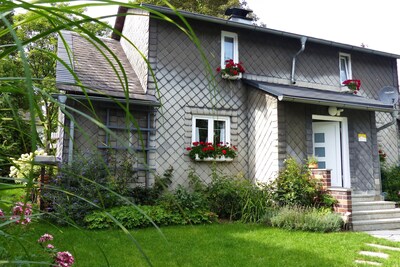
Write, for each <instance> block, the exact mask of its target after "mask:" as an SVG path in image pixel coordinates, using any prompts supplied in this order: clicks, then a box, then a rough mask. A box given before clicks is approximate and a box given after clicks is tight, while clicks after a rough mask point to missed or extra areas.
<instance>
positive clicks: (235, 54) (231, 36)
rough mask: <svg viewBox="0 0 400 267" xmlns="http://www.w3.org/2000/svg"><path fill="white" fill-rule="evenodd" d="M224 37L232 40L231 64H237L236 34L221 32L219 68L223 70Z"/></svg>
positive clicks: (237, 43) (237, 41) (237, 45)
mask: <svg viewBox="0 0 400 267" xmlns="http://www.w3.org/2000/svg"><path fill="white" fill-rule="evenodd" d="M225 37H230V38H233V58H232V59H233V62H235V63H238V62H239V40H238V35H237V33H234V32H227V31H221V67H222V68H225V58H224V55H225Z"/></svg>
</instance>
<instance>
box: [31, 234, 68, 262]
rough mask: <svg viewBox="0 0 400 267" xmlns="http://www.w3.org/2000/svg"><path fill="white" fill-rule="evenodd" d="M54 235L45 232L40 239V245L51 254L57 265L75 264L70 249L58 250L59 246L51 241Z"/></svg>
mask: <svg viewBox="0 0 400 267" xmlns="http://www.w3.org/2000/svg"><path fill="white" fill-rule="evenodd" d="M53 239H54V237H53V236H52V235H50V234H47V233H46V234H44V235H42V236H41V237H40V238H39V239H38V241H37V242H38V243H39V245H40V246H41V247H42V249H43V250H44V251H45V252H46V253H48V254H49V256H50V257H51V259H52V260H53V264H55V265H56V266H62V267H70V266H72V265H73V264H74V261H75V259H74V257H73V256H72V254H71V253H70V252H69V251H58V250H57V248H56V247H55V246H54V245H53V244H51V243H50V241H53Z"/></svg>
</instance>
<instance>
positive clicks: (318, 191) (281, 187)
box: [269, 158, 335, 207]
mask: <svg viewBox="0 0 400 267" xmlns="http://www.w3.org/2000/svg"><path fill="white" fill-rule="evenodd" d="M285 164H286V166H285V169H284V170H283V171H281V172H280V173H279V175H278V177H277V178H276V179H275V180H274V181H273V182H272V183H271V184H270V185H269V190H271V197H272V200H273V201H275V203H277V204H278V205H279V206H286V205H288V206H305V207H310V206H328V207H329V206H331V205H332V204H333V203H335V201H334V200H333V198H332V197H331V196H329V195H328V194H327V192H326V191H324V190H323V189H322V186H321V185H320V184H319V183H318V181H317V180H315V179H313V178H312V177H311V174H310V172H309V170H308V169H307V167H306V166H303V165H301V164H298V163H297V162H296V160H295V159H293V158H289V159H287V160H286V162H285Z"/></svg>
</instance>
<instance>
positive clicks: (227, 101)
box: [125, 18, 399, 188]
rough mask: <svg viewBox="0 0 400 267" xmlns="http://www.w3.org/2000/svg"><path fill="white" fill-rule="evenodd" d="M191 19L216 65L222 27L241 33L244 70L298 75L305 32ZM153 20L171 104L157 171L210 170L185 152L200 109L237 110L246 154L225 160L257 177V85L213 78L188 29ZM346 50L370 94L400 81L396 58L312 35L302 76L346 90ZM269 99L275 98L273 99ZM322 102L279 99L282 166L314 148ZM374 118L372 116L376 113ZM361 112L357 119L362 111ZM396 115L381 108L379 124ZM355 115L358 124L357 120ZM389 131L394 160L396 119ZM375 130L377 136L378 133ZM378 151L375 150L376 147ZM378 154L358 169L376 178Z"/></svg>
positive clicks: (237, 138) (278, 79) (238, 136)
mask: <svg viewBox="0 0 400 267" xmlns="http://www.w3.org/2000/svg"><path fill="white" fill-rule="evenodd" d="M189 23H190V24H191V26H192V27H193V29H194V30H195V32H196V33H197V35H198V37H199V39H200V41H201V44H202V47H203V48H204V52H205V55H206V57H207V59H208V60H209V63H210V65H211V67H212V68H214V67H217V66H219V65H220V45H221V44H220V33H221V30H225V31H232V32H236V33H237V34H238V37H239V60H240V61H242V62H243V63H244V67H245V68H246V73H245V74H244V78H246V77H248V78H251V79H256V80H265V81H270V82H275V83H281V84H289V83H290V73H291V62H292V57H293V55H294V54H295V53H296V52H297V51H298V50H299V48H300V41H299V40H298V39H294V38H287V37H284V36H276V35H271V34H265V33H259V32H254V31H247V30H244V29H237V28H231V27H228V26H223V25H215V24H212V23H207V22H201V23H198V22H195V21H191V20H189ZM149 25H150V29H149V31H148V32H149V47H148V51H149V62H150V65H151V67H152V68H153V70H154V72H155V73H156V78H157V81H158V86H159V90H160V95H161V98H160V101H161V102H162V104H163V106H162V108H161V109H160V110H159V113H158V115H157V124H158V129H157V135H156V136H155V138H156V143H157V153H156V154H155V158H156V161H157V166H156V167H157V172H158V173H162V172H163V171H165V170H166V169H167V168H169V166H173V168H174V170H175V171H174V175H175V180H176V184H182V183H185V182H186V176H187V172H186V171H187V170H188V168H189V167H196V169H197V170H198V172H200V174H201V176H202V177H203V178H204V179H206V178H207V177H209V173H210V168H209V165H208V164H205V163H193V162H191V161H190V160H189V158H188V157H187V156H186V155H185V153H186V151H185V147H186V146H188V145H190V140H191V132H190V131H191V116H192V114H212V113H213V112H214V113H219V114H233V115H229V116H230V117H231V122H232V128H233V129H232V135H233V137H232V141H233V142H236V145H238V147H239V155H238V157H237V159H235V162H234V163H233V164H221V165H220V166H221V168H223V169H224V170H226V171H228V172H231V173H235V172H237V171H243V172H244V173H245V174H246V175H248V176H249V177H251V176H253V175H255V173H256V171H255V169H254V168H253V166H254V163H253V162H252V161H253V160H254V159H252V157H254V154H252V153H251V147H250V146H249V145H250V144H251V143H253V142H254V140H253V137H254V133H251V131H250V130H251V129H252V127H254V123H251V121H254V117H252V116H254V113H251V112H250V113H248V114H247V112H248V111H251V110H253V111H254V110H256V109H257V107H258V104H259V103H258V102H257V101H256V96H255V95H256V93H255V92H254V89H252V88H244V87H243V85H242V84H241V82H240V81H237V82H229V81H225V80H221V79H220V77H219V76H216V80H215V81H216V84H215V85H214V84H212V83H210V82H209V76H208V73H207V72H206V71H205V67H204V65H203V62H202V60H201V58H200V55H199V53H198V51H197V48H196V47H195V46H194V45H193V43H192V42H191V41H190V40H189V39H188V38H187V36H186V35H185V34H183V33H182V32H180V31H179V30H178V29H177V28H176V27H174V26H173V25H169V24H166V23H164V22H161V21H157V20H153V19H151V18H150V24H149ZM127 27H128V28H130V29H134V28H135V25H128V24H127V23H126V24H125V28H127ZM146 34H147V31H146ZM339 52H344V53H349V54H351V59H352V70H353V77H354V78H357V79H361V80H362V91H363V94H365V95H366V96H369V97H373V98H377V93H376V92H377V91H378V90H379V89H380V88H382V87H383V86H386V85H391V86H395V87H397V86H398V82H397V74H396V65H395V64H396V61H395V60H394V59H390V58H385V57H382V56H375V55H372V54H366V53H361V52H354V51H346V50H342V49H339V48H337V47H333V46H328V45H321V44H316V43H310V42H307V44H306V50H305V51H304V52H303V53H302V54H301V55H300V56H299V57H298V58H297V65H296V80H297V84H298V85H300V86H309V87H312V88H318V89H331V90H339V89H340V84H339V58H338V56H339ZM148 76H149V78H148V79H149V81H148V87H149V89H151V90H150V92H153V91H152V90H155V84H154V82H153V80H152V78H151V77H150V75H148ZM253 94H255V95H253ZM257 100H258V99H257ZM267 103H270V102H268V101H267ZM267 106H268V105H267ZM264 107H265V106H264ZM315 108H316V109H317V110H319V113H317V114H322V115H327V114H326V113H327V112H326V107H321V106H315V107H304V105H301V104H297V105H296V104H293V103H289V104H287V105H286V104H281V103H279V104H278V108H277V109H278V121H279V130H278V135H279V145H278V159H279V166H280V167H282V166H283V159H284V158H286V157H287V155H291V156H293V157H295V158H296V159H297V160H299V161H300V160H303V159H304V158H306V156H307V154H310V152H312V147H310V146H312V142H311V139H310V138H311V123H312V120H311V114H312V112H311V109H315ZM346 112H350V111H348V110H346V111H345V113H344V114H347V116H350V115H351V112H350V113H346ZM365 114H367V113H365ZM365 114H364V115H365ZM371 114H373V113H371ZM367 115H368V114H367ZM344 116H346V115H344ZM368 116H369V115H368ZM269 118H270V117H269ZM368 118H369V120H370V123H372V122H373V121H374V120H372V119H371V118H370V117H368ZM353 120H354V121H356V119H355V118H353ZM388 120H389V116H387V114H379V113H378V114H377V117H376V121H377V123H378V124H384V123H386V122H387V121H388ZM249 122H250V123H249ZM349 123H350V122H349ZM354 123H355V125H356V124H357V122H354ZM361 124H362V123H361ZM353 129H355V131H357V130H360V131H361V130H363V129H364V128H363V127H362V126H354V127H353ZM387 131H391V134H386V131H382V132H381V133H380V138H379V144H380V145H382V146H383V148H384V149H385V152H387V154H388V155H389V158H390V159H389V161H391V162H394V161H396V160H397V158H398V156H397V155H398V152H399V149H398V141H397V140H398V139H397V127H396V126H393V127H391V128H389V129H388V130H387ZM371 134H372V136H374V134H373V133H371ZM353 141H354V139H353ZM354 146H356V145H354ZM374 147H375V144H371V146H370V149H375V148H374ZM356 149H358V148H356ZM365 151H366V150H365ZM370 152H371V155H374V153H375V152H374V151H370ZM271 157H272V154H271ZM376 159H377V157H374V156H372V157H371V158H369V159H368V160H370V162H371V164H374V165H373V171H372V172H371V170H369V169H368V170H355V169H354V170H352V175H355V174H356V173H357V172H358V173H359V174H360V175H361V174H365V175H368V177H371V175H372V176H373V177H375V180H376V173H377V171H379V166H376V162H375V161H376ZM371 160H372V161H371ZM353 161H354V159H353ZM352 164H353V163H352ZM357 175H358V174H357ZM251 178H253V177H251ZM368 179H370V178H368ZM356 184H357V186H358V187H359V188H367V187H368V188H370V185H372V184H373V183H371V181H370V180H368V182H366V183H364V184H363V183H362V182H356ZM376 184H377V183H376V182H375V185H376Z"/></svg>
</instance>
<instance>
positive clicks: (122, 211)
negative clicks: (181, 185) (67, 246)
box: [85, 205, 215, 229]
mask: <svg viewBox="0 0 400 267" xmlns="http://www.w3.org/2000/svg"><path fill="white" fill-rule="evenodd" d="M107 212H108V213H109V214H110V215H111V216H113V217H114V218H115V219H116V220H117V221H118V222H119V223H121V224H122V225H123V226H124V227H125V228H127V229H136V228H144V227H148V226H152V223H155V224H156V225H157V226H167V225H186V224H203V223H211V222H212V221H214V220H215V215H214V214H213V213H210V212H207V211H203V210H190V211H186V212H185V213H184V214H182V213H181V212H180V211H179V210H178V209H176V210H174V211H172V210H170V209H168V208H166V207H164V206H163V205H156V206H137V207H133V206H124V207H118V208H113V209H111V210H108V211H107ZM85 223H86V224H87V228H88V229H106V228H110V227H116V224H115V223H114V222H113V220H112V219H111V218H110V217H109V216H108V215H107V213H106V212H105V211H95V212H93V213H92V214H89V215H87V216H86V217H85Z"/></svg>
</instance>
